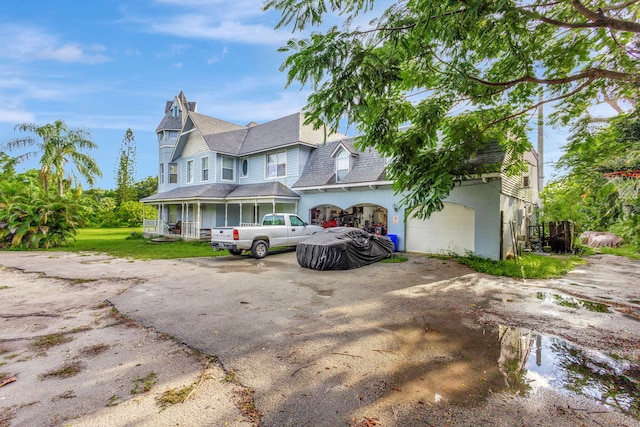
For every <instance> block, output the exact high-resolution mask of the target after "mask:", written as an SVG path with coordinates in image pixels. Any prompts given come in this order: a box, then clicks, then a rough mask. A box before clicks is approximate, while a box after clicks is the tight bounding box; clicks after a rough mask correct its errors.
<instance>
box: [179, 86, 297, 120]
mask: <svg viewBox="0 0 640 427" xmlns="http://www.w3.org/2000/svg"><path fill="white" fill-rule="evenodd" d="M239 87H242V88H243V90H242V91H241V92H240V91H237V92H234V91H233V90H232V89H231V88H227V90H226V91H225V90H223V91H221V92H214V93H207V94H192V95H189V94H187V96H188V97H189V98H188V99H193V100H195V101H197V102H198V111H200V112H201V113H202V114H206V115H208V116H212V117H216V118H220V119H223V120H228V121H231V122H234V123H237V124H240V125H244V124H247V123H249V122H251V121H255V122H266V121H269V120H274V119H277V118H280V117H284V116H287V115H289V114H293V113H296V112H298V111H300V110H301V109H302V107H304V106H305V105H306V101H307V97H308V96H309V92H302V91H300V92H298V91H290V92H280V93H278V94H274V95H275V97H274V96H269V97H268V98H265V99H256V98H255V97H254V98H252V97H251V94H252V90H251V89H250V87H255V85H251V84H250V83H249V87H247V86H245V85H239Z"/></svg>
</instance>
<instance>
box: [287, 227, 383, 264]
mask: <svg viewBox="0 0 640 427" xmlns="http://www.w3.org/2000/svg"><path fill="white" fill-rule="evenodd" d="M392 252H393V242H392V241H391V239H389V238H388V237H385V236H375V235H372V234H369V233H367V232H366V231H364V230H361V229H359V228H351V227H335V228H327V229H326V230H324V231H322V232H319V233H316V234H314V235H312V236H310V237H309V238H307V239H305V240H303V241H302V242H300V243H298V247H297V248H296V258H297V259H298V264H300V265H301V266H302V267H306V268H313V269H314V270H349V269H352V268H358V267H362V266H363V265H367V264H371V263H373V262H376V261H379V260H381V259H383V258H387V257H388V256H389V255H390V254H391V253H392Z"/></svg>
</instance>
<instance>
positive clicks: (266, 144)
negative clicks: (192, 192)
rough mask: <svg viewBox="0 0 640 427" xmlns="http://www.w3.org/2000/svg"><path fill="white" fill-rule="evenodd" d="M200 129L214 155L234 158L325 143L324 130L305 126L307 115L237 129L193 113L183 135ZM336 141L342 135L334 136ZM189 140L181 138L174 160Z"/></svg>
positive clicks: (182, 136)
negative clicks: (216, 153) (294, 146)
mask: <svg viewBox="0 0 640 427" xmlns="http://www.w3.org/2000/svg"><path fill="white" fill-rule="evenodd" d="M191 129H196V131H198V132H200V134H201V135H202V137H203V139H204V141H205V142H206V144H207V146H208V147H209V149H210V150H211V151H216V152H219V153H222V154H227V155H233V156H248V155H251V154H255V153H260V152H264V151H269V150H277V149H279V148H284V147H289V146H291V145H300V144H302V145H307V146H310V147H316V146H317V145H318V144H319V143H322V142H323V141H324V138H325V135H324V130H323V129H317V130H314V129H313V127H312V126H310V125H305V124H304V114H302V113H294V114H290V115H288V116H285V117H281V118H279V119H275V120H271V121H269V122H266V123H263V124H256V123H253V122H251V123H249V124H248V125H247V126H241V125H236V124H234V123H230V122H225V121H223V120H219V119H214V118H213V117H209V116H205V115H203V114H198V113H194V112H190V113H189V115H188V118H187V122H186V123H185V126H184V128H183V129H182V131H183V132H187V131H189V130H191ZM331 137H332V138H333V139H335V138H336V137H342V135H332V136H331ZM186 140H187V136H186V135H185V134H183V135H181V136H180V138H179V139H178V142H177V143H176V147H175V149H174V152H173V156H172V157H173V159H174V160H175V159H176V158H177V157H179V156H180V154H181V152H182V150H183V149H184V145H185V143H186Z"/></svg>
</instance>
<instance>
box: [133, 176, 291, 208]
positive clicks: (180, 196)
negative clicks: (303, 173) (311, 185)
mask: <svg viewBox="0 0 640 427" xmlns="http://www.w3.org/2000/svg"><path fill="white" fill-rule="evenodd" d="M269 197H273V198H289V199H299V198H300V196H299V195H298V193H296V192H295V191H293V190H291V189H290V188H289V187H287V186H286V185H284V184H282V183H281V182H279V181H273V182H264V183H258V184H243V185H237V184H201V185H190V186H186V187H179V188H175V189H173V190H170V191H165V192H164V193H157V194H154V195H152V196H149V197H145V198H144V199H141V200H140V201H141V202H143V203H149V202H164V201H176V200H219V201H226V200H236V199H250V198H262V199H264V198H269Z"/></svg>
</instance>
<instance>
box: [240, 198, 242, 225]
mask: <svg viewBox="0 0 640 427" xmlns="http://www.w3.org/2000/svg"><path fill="white" fill-rule="evenodd" d="M240 224H242V200H240Z"/></svg>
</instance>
